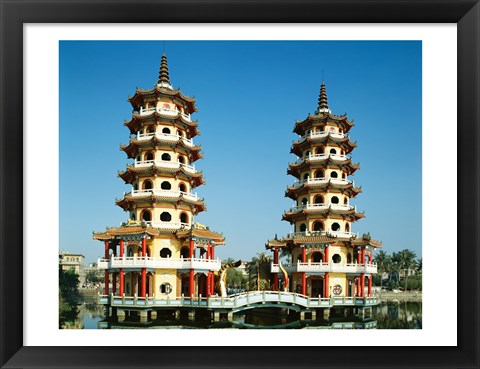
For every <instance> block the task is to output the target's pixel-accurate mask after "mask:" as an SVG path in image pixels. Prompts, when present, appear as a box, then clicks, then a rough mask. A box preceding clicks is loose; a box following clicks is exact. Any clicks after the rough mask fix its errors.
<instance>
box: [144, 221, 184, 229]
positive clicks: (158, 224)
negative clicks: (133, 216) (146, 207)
mask: <svg viewBox="0 0 480 369" xmlns="http://www.w3.org/2000/svg"><path fill="white" fill-rule="evenodd" d="M145 223H146V224H147V225H149V226H151V227H155V228H162V229H190V228H191V227H192V225H191V224H189V223H182V222H151V221H148V222H147V221H146V222H145Z"/></svg>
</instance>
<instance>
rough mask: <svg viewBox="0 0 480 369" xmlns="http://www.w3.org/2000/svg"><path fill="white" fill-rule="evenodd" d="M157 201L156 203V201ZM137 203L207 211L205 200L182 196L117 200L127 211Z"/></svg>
mask: <svg viewBox="0 0 480 369" xmlns="http://www.w3.org/2000/svg"><path fill="white" fill-rule="evenodd" d="M177 199H178V200H177ZM154 200H155V201H154ZM135 202H151V203H159V202H160V203H162V202H166V203H177V204H178V205H179V204H180V203H185V204H187V205H190V206H192V207H194V208H195V209H196V212H197V213H199V212H202V211H206V210H207V206H206V205H205V200H204V199H197V200H193V199H188V198H186V197H184V196H182V195H180V196H173V197H172V196H158V195H146V196H132V195H129V194H126V195H125V196H124V197H123V198H122V199H118V198H116V199H115V205H117V206H119V207H121V208H122V209H124V210H126V209H125V207H126V206H127V204H128V203H135Z"/></svg>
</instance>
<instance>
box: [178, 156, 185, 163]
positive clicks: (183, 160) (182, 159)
mask: <svg viewBox="0 0 480 369" xmlns="http://www.w3.org/2000/svg"><path fill="white" fill-rule="evenodd" d="M178 162H179V163H182V164H185V158H184V157H183V156H179V157H178Z"/></svg>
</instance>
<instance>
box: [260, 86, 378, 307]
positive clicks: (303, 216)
mask: <svg viewBox="0 0 480 369" xmlns="http://www.w3.org/2000/svg"><path fill="white" fill-rule="evenodd" d="M353 125H354V123H353V121H350V120H348V118H347V116H346V115H334V114H332V112H331V110H330V108H329V105H328V101H327V92H326V88H325V84H324V83H323V82H322V84H321V87H320V96H319V98H318V107H317V109H316V111H315V114H313V115H308V117H307V118H306V119H304V120H301V121H297V122H296V123H295V127H294V129H293V132H294V133H297V134H298V135H299V139H298V140H297V141H295V142H294V143H293V145H292V148H291V153H293V154H295V155H296V156H297V157H298V160H296V161H295V162H294V163H291V164H289V168H288V171H287V173H288V174H290V175H292V176H293V177H295V178H296V180H297V181H296V182H295V183H293V185H291V186H288V187H287V190H286V192H285V196H286V197H289V198H291V199H292V200H294V201H295V205H294V206H293V207H292V208H291V209H289V210H287V211H285V212H284V214H283V217H282V219H283V220H285V221H288V222H289V223H290V224H292V225H293V226H294V231H293V232H292V233H290V234H288V235H287V236H285V237H284V238H282V239H277V238H275V239H272V240H269V241H268V242H267V244H266V248H267V249H270V250H272V251H273V263H272V267H271V272H272V273H273V285H274V289H275V290H279V289H280V286H279V273H281V272H283V273H284V278H283V280H284V284H283V287H282V290H284V289H287V290H289V291H291V292H295V293H299V294H303V295H306V296H310V297H315V298H317V297H321V298H330V297H332V296H335V297H341V296H344V297H353V296H355V297H359V298H363V297H364V296H365V283H367V285H368V289H367V291H368V292H367V294H368V295H369V296H371V295H372V274H375V273H376V272H377V267H376V265H375V264H374V263H373V250H374V249H375V248H378V247H381V243H380V242H378V241H374V240H372V239H371V238H370V236H369V235H364V236H362V237H359V235H358V234H357V233H355V232H353V230H352V226H353V224H354V223H355V222H356V221H358V220H359V219H361V218H363V217H364V213H360V212H358V211H357V209H356V207H355V206H354V205H352V204H351V200H352V199H354V198H355V197H356V196H357V195H358V194H359V193H360V192H361V188H360V187H355V184H354V182H353V181H352V180H351V179H350V177H351V176H352V175H353V174H354V173H355V172H356V171H357V170H358V169H359V164H356V163H353V162H352V159H351V157H350V156H349V154H351V153H352V151H353V150H354V149H355V147H356V146H357V145H356V143H355V142H352V141H351V140H350V138H349V132H350V129H351V128H352V127H353ZM280 250H282V254H284V255H285V254H286V255H288V256H289V261H290V263H289V264H287V265H279V251H280ZM282 269H283V271H282ZM287 274H288V277H287ZM287 281H288V282H287Z"/></svg>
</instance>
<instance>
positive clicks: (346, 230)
mask: <svg viewBox="0 0 480 369" xmlns="http://www.w3.org/2000/svg"><path fill="white" fill-rule="evenodd" d="M345 232H350V224H349V223H347V224H346V225H345Z"/></svg>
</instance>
